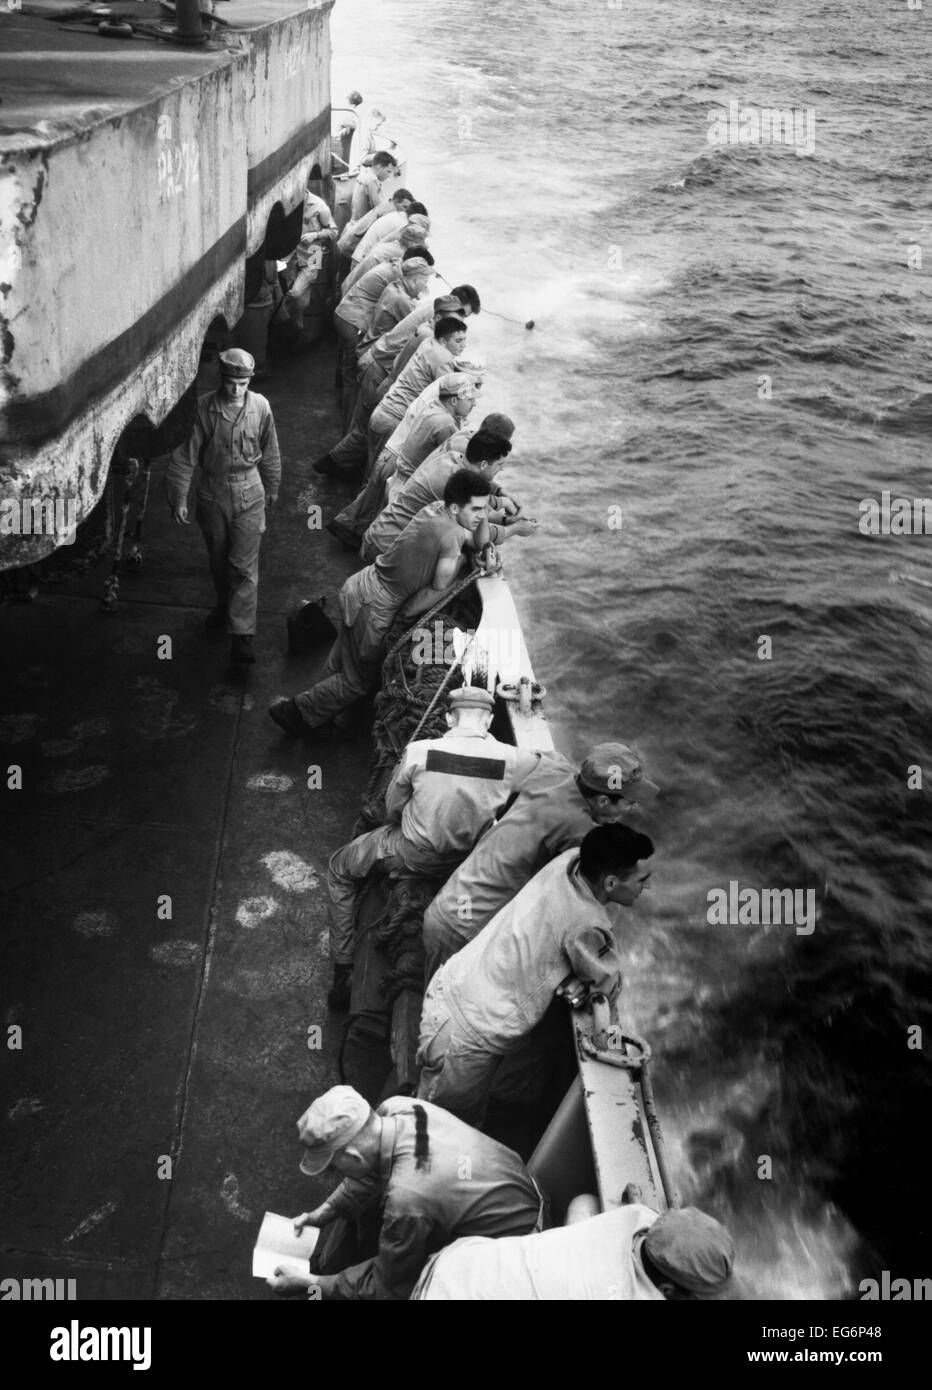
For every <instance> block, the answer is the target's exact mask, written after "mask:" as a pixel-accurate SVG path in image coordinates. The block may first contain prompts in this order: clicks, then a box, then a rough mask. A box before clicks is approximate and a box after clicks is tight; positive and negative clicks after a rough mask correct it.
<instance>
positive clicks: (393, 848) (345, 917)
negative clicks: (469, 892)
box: [327, 825, 464, 965]
mask: <svg viewBox="0 0 932 1390" xmlns="http://www.w3.org/2000/svg"><path fill="white" fill-rule="evenodd" d="M463 858H464V855H463V854H449V853H447V854H443V853H441V852H440V851H439V850H434V849H428V848H425V847H424V846H423V845H418V844H415V842H414V841H413V840H409V839H407V838H406V837H405V835H404V834H403V833H402V829H401V826H400V825H380V826H379V827H378V828H377V829H375V830H368V831H366V833H365V834H363V835H357V836H356V839H355V840H350V842H349V844H348V845H344V846H343V848H342V849H338V850H337V852H336V854H334V855H332V856H331V859H330V865H329V868H328V872H327V888H328V890H329V892H330V959H331V960H332V961H333V962H334V964H336V965H349V964H351V963H352V960H353V953H354V949H355V926H356V902H357V899H358V897H359V894H360V892H361V891H362V886H363V883H364V882H365V880H366V878H367V877H368V876H369V874H370V873H371V872H372V870H373V869H374V868H375V867H376V866H377V865H378V864H381V865H382V867H383V868H384V869H385V870H386V871H388V870H391V869H399V868H400V869H407V870H408V871H409V872H410V873H412V874H423V875H424V876H425V877H426V878H449V876H450V874H451V873H452V872H453V870H454V869H455V868H457V867H458V866H459V865H460V864H461V863H462V862H463Z"/></svg>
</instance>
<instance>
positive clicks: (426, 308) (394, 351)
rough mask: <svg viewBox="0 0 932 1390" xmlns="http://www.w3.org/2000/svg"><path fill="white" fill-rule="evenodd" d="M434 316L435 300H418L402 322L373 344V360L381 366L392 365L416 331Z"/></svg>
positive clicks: (371, 351) (371, 350) (371, 349)
mask: <svg viewBox="0 0 932 1390" xmlns="http://www.w3.org/2000/svg"><path fill="white" fill-rule="evenodd" d="M433 316H434V304H433V300H431V299H425V300H424V301H423V302H422V301H421V300H418V302H417V304H416V305H415V307H414V308H413V309H412V310H411V312H410V314H408V315H406V317H405V318H403V319H402V320H401V322H400V323H396V324H395V326H394V328H390V329H389V330H388V332H387V333H383V334H382V336H381V338H379V339H378V341H377V342H374V343H373V344H372V347H371V348H370V349H369V351H370V353H371V355H372V361H373V362H378V364H379V366H381V367H390V366H391V365H392V363H393V362H394V361H395V358H396V357H397V356H398V354H399V353H400V352H401V351H402V349H403V348H404V347H405V345H406V343H407V342H408V340H409V339H410V338H411V336H412V335H413V334H414V332H415V331H416V330H417V329H418V328H420V327H421V325H422V324H424V323H426V322H427V321H428V320H429V319H432V318H433Z"/></svg>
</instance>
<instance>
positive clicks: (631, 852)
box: [417, 825, 654, 1125]
mask: <svg viewBox="0 0 932 1390" xmlns="http://www.w3.org/2000/svg"><path fill="white" fill-rule="evenodd" d="M653 852H654V846H653V843H652V842H651V840H650V839H649V838H648V836H646V835H642V834H641V833H640V832H639V831H637V830H631V829H630V828H629V827H628V826H626V825H602V826H597V827H596V828H595V829H594V830H590V831H589V834H588V835H587V836H586V838H585V839H584V840H583V842H582V845H581V846H580V848H579V850H574V849H571V850H567V851H566V853H565V854H560V855H558V856H557V858H556V859H554V860H553V862H552V863H550V864H548V865H546V866H545V867H544V868H543V869H541V871H540V873H539V874H537V875H536V876H535V877H534V878H532V879H531V881H530V883H527V884H525V886H524V887H523V888H522V889H521V892H520V893H519V894H518V895H517V897H516V898H514V899H513V900H512V901H511V902H510V903H508V905H507V906H506V907H503V908H502V910H501V911H500V912H498V913H496V915H495V916H494V917H493V918H492V920H491V922H489V923H488V925H487V926H486V927H485V928H484V929H483V931H482V932H481V933H480V935H479V936H477V937H475V938H474V940H472V941H470V942H469V944H468V945H466V946H464V947H463V949H462V950H461V951H459V952H458V953H457V954H456V955H455V956H451V957H450V959H449V960H448V961H447V962H446V964H445V965H443V966H441V968H440V970H438V972H437V974H436V975H435V976H434V978H433V979H432V980H431V982H430V985H429V986H428V989H427V993H426V994H425V996H424V1007H423V1011H422V1013H421V1036H420V1042H419V1046H418V1056H417V1060H418V1064H419V1066H420V1068H421V1075H420V1081H419V1083H418V1091H417V1093H418V1095H419V1096H420V1097H421V1098H422V1099H423V1100H431V1101H433V1102H434V1103H435V1104H436V1105H442V1106H444V1107H445V1108H446V1109H447V1110H449V1111H451V1113H452V1114H454V1115H458V1116H459V1117H460V1119H462V1120H465V1121H466V1122H467V1123H469V1124H477V1125H478V1124H481V1123H482V1119H483V1116H484V1114H485V1108H486V1103H487V1101H488V1096H489V1092H490V1090H491V1087H492V1082H493V1080H494V1077H495V1073H496V1071H497V1070H498V1067H499V1063H500V1062H501V1060H502V1058H503V1057H504V1056H505V1055H506V1053H508V1052H509V1051H510V1050H511V1049H512V1048H514V1047H515V1046H516V1044H518V1043H519V1042H520V1041H521V1039H523V1038H525V1037H527V1035H528V1034H529V1033H530V1032H531V1030H532V1029H533V1028H534V1027H535V1025H536V1024H537V1023H539V1022H540V1020H541V1019H542V1018H543V1016H544V1014H545V1013H546V1012H547V1009H548V1007H549V1006H550V1003H551V1000H552V999H553V996H554V994H555V993H557V992H559V993H561V994H563V996H564V997H565V998H566V999H567V1001H568V1002H569V1003H570V1004H572V1005H573V1006H574V1007H575V1006H578V1005H579V1004H581V1003H582V1002H583V1001H584V1000H585V999H586V998H587V997H588V996H589V995H591V994H604V995H605V996H606V997H607V998H608V999H609V1000H610V1001H611V1000H614V999H615V998H616V997H617V995H618V993H619V991H620V989H621V955H620V951H619V945H618V941H617V939H616V935H615V923H614V921H613V918H612V916H611V915H610V913H609V910H608V905H609V904H619V905H622V906H624V907H631V906H632V905H633V904H634V903H635V902H636V901H637V899H638V898H639V897H640V895H641V893H642V892H643V891H644V889H645V888H646V887H647V885H648V883H649V881H650V874H651V869H650V858H651V855H652V854H653Z"/></svg>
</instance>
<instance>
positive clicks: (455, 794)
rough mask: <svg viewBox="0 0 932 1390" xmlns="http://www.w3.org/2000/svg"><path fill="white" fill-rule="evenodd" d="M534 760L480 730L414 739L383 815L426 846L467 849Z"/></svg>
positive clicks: (536, 756)
mask: <svg viewBox="0 0 932 1390" xmlns="http://www.w3.org/2000/svg"><path fill="white" fill-rule="evenodd" d="M431 640H433V637H432V634H431ZM538 759H539V754H537V753H529V752H526V751H524V750H522V749H518V748H515V746H514V744H511V743H499V741H498V739H497V738H493V737H492V735H491V734H488V733H486V734H483V733H480V732H479V731H478V730H475V731H469V732H467V731H465V730H460V729H448V730H447V732H446V733H445V734H442V735H441V736H440V738H420V739H416V740H415V741H414V743H409V744H408V746H407V748H406V749H405V751H404V756H403V757H402V759H401V762H400V763H399V764H398V766H397V767H396V769H395V771H394V773H393V774H392V779H391V781H390V782H389V784H388V788H387V790H386V792H385V811H386V815H387V817H388V819H389V820H390V821H399V820H400V822H401V829H402V832H403V833H404V836H405V839H406V840H411V841H412V842H413V843H414V844H416V845H422V846H423V847H424V848H425V849H432V850H436V851H437V852H438V853H440V854H444V853H446V852H447V851H448V850H449V851H451V852H453V851H457V850H463V851H465V850H468V849H471V848H472V846H473V845H474V844H475V843H476V840H477V839H478V837H479V835H480V834H481V832H482V831H483V829H484V828H485V827H486V826H487V825H488V824H489V822H490V821H491V820H492V818H493V816H494V815H495V812H496V811H498V810H499V809H500V808H501V807H502V806H504V804H505V802H506V801H507V800H508V798H509V796H511V794H512V792H513V791H514V789H515V787H516V786H520V784H521V783H522V782H523V781H524V779H525V778H526V777H527V776H528V775H529V774H530V773H531V772H533V770H534V769H535V768H536V766H537V763H538Z"/></svg>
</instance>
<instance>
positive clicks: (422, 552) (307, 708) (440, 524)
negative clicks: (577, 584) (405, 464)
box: [269, 468, 490, 736]
mask: <svg viewBox="0 0 932 1390" xmlns="http://www.w3.org/2000/svg"><path fill="white" fill-rule="evenodd" d="M489 493H490V487H489V484H488V483H487V482H486V481H485V479H484V478H480V477H479V475H478V473H473V472H472V471H471V470H469V469H468V468H463V469H461V470H460V471H459V472H458V473H454V475H453V477H452V478H451V479H450V481H449V482H448V484H447V486H446V488H445V490H444V494H443V501H442V502H441V503H439V504H438V505H437V506H435V507H425V508H424V510H423V511H422V512H421V513H420V514H419V515H418V516H417V517H415V519H414V521H412V522H411V524H410V526H407V527H406V528H405V530H404V531H403V532H402V534H401V535H400V536H399V537H398V539H397V541H396V542H395V544H394V545H393V546H392V547H391V548H390V549H389V550H388V551H387V552H386V554H384V555H380V556H379V558H378V559H377V560H376V561H375V563H374V564H372V565H367V566H366V568H365V569H362V570H359V571H357V573H356V574H353V575H350V577H349V579H348V580H347V581H346V583H345V584H344V585H343V588H342V589H341V590H340V618H341V625H340V630H339V633H338V634H337V639H336V641H335V642H334V644H333V649H332V651H331V652H330V656H329V657H328V659H327V664H326V666H325V667H324V674H323V677H322V678H321V679H320V680H319V681H318V682H317V684H316V685H312V686H311V688H310V689H309V690H305V691H303V692H302V693H301V694H300V695H296V696H295V697H294V699H291V700H289V699H285V698H280V699H277V700H275V701H274V702H273V703H272V704H271V705H270V706H269V714H270V716H271V718H272V719H274V720H275V723H276V724H278V725H279V727H280V728H282V729H284V730H285V732H286V733H289V734H317V735H318V736H320V735H322V734H324V735H325V734H326V728H327V725H328V724H329V723H330V721H331V720H333V719H334V717H335V716H339V715H341V714H344V713H345V712H346V711H347V710H349V709H350V708H351V707H352V706H353V705H354V704H355V703H356V701H357V700H359V699H361V698H362V697H363V696H364V695H367V694H369V692H370V691H371V690H372V689H373V688H374V687H375V686H376V684H377V683H378V679H379V672H380V670H381V665H382V655H383V653H384V650H385V640H386V635H387V633H388V630H389V628H390V627H391V626H392V623H393V622H394V621H395V618H396V617H397V615H398V614H399V613H400V612H402V611H404V613H405V614H406V616H408V617H411V618H414V617H416V616H417V614H418V613H425V612H426V611H427V610H428V609H429V608H431V607H433V605H434V604H436V603H439V602H440V600H441V599H443V597H444V595H445V594H446V593H447V591H448V590H449V589H450V588H451V587H452V586H453V584H454V583H455V582H456V579H457V577H458V576H459V574H460V571H461V567H462V563H463V551H464V549H466V550H468V551H469V552H470V554H471V555H473V556H474V555H476V554H478V553H480V552H481V551H482V550H483V549H484V548H485V546H486V545H488V523H487V522H486V520H485V515H486V512H487V510H488V505H489Z"/></svg>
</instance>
